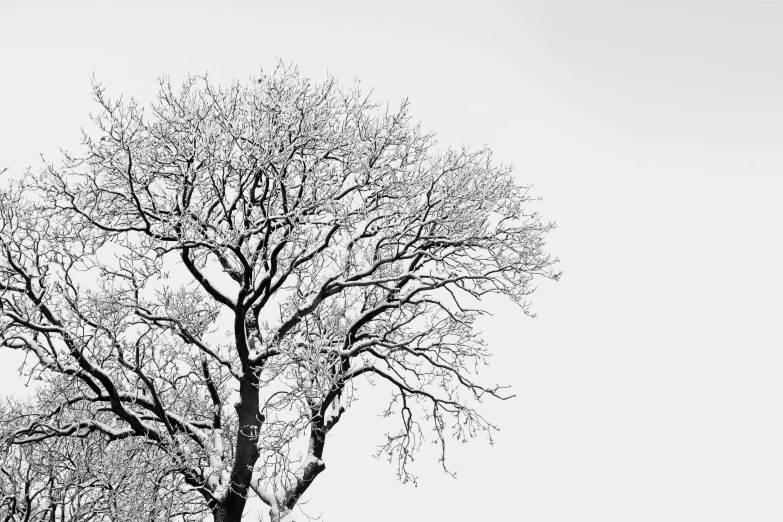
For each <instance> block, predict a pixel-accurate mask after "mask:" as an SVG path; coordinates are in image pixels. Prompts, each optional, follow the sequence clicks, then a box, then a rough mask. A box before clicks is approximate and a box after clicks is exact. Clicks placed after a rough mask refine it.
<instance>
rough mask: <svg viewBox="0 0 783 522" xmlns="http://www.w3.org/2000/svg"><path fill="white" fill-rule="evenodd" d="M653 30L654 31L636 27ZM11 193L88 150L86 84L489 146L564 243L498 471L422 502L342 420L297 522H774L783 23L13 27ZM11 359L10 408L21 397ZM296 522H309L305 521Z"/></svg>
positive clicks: (376, 8) (232, 12)
mask: <svg viewBox="0 0 783 522" xmlns="http://www.w3.org/2000/svg"><path fill="white" fill-rule="evenodd" d="M643 4H644V5H643ZM0 5H2V8H0V165H2V166H10V167H11V168H12V169H13V170H14V171H16V172H20V171H21V170H22V169H23V168H24V167H26V166H34V167H35V166H37V165H38V160H37V156H36V155H37V154H38V153H44V154H45V155H46V157H47V158H49V159H54V158H55V157H56V152H57V147H58V146H61V145H62V146H64V147H66V148H74V144H75V143H76V140H77V138H78V129H79V127H80V126H82V125H86V124H87V123H88V120H87V114H88V113H89V112H90V111H91V110H93V107H92V106H91V100H90V94H89V88H90V83H89V82H90V76H91V75H92V74H93V72H94V73H95V74H96V76H97V78H98V79H99V80H100V81H102V82H103V83H104V84H105V86H106V87H107V89H108V92H109V93H110V94H113V95H119V94H121V93H124V94H126V95H133V96H135V97H137V98H139V99H140V100H142V101H147V100H149V99H150V96H151V95H152V94H153V92H154V90H155V86H156V83H155V78H156V77H157V76H158V75H160V74H162V73H169V74H171V75H172V77H173V78H174V79H179V78H181V77H182V76H183V75H184V74H186V73H187V72H193V73H202V72H205V71H209V72H210V74H211V75H212V78H213V79H214V80H216V81H227V80H230V79H231V78H239V79H247V78H249V77H250V76H252V75H253V74H255V73H257V72H258V71H259V69H260V68H261V67H263V68H265V69H267V70H271V68H272V67H273V66H274V64H275V61H276V59H277V58H281V59H283V60H286V61H289V62H295V63H297V64H299V66H300V67H301V69H302V71H303V72H304V73H305V74H307V75H308V76H311V77H314V78H322V77H323V76H324V75H325V74H326V73H327V71H328V72H331V73H333V74H335V75H337V76H338V77H339V78H341V79H343V80H345V81H351V80H352V79H353V78H354V77H359V78H361V79H362V81H363V83H364V84H365V85H366V86H368V87H374V88H375V92H376V97H377V99H379V100H386V99H390V100H393V101H395V100H396V101H398V100H400V99H401V98H402V97H404V96H408V97H409V98H410V99H411V101H412V110H413V114H414V116H415V117H416V118H417V119H419V120H421V121H422V123H423V125H424V126H425V127H426V128H428V129H432V130H435V131H437V132H438V134H439V137H440V141H441V143H443V144H452V145H457V146H459V145H461V144H463V143H464V144H468V145H473V146H481V145H482V144H485V143H486V144H489V145H490V146H491V147H493V148H494V149H495V151H496V153H497V158H498V159H502V160H504V161H506V162H509V163H513V164H514V165H515V166H516V169H517V173H518V176H519V179H520V181H521V182H524V183H532V184H534V186H535V188H534V193H535V194H536V195H538V196H542V197H543V198H544V200H543V201H542V202H541V203H540V204H538V205H537V210H539V211H541V212H542V214H543V215H544V216H545V217H546V218H548V219H553V220H557V222H558V224H559V228H558V229H557V230H556V231H555V232H554V233H553V234H552V236H551V241H550V250H551V251H553V252H554V253H556V254H557V255H558V256H560V257H561V258H562V260H563V261H562V263H561V266H560V268H561V269H563V270H564V271H565V274H564V276H563V279H562V281H561V282H559V283H556V284H555V283H543V284H542V285H541V287H540V289H539V291H538V292H537V293H536V294H535V296H534V307H533V308H534V311H536V312H537V313H538V317H537V318H536V319H527V318H525V317H524V316H521V314H520V313H518V312H517V311H515V310H514V309H512V308H510V307H508V306H506V307H502V308H496V312H497V313H496V314H495V316H494V317H493V318H492V319H491V320H489V321H485V322H484V323H483V327H484V328H485V329H486V332H487V334H486V337H487V340H488V341H489V342H490V344H491V346H492V347H493V349H494V352H495V354H496V356H495V358H494V369H493V370H492V371H491V372H488V373H487V374H486V379H487V381H491V382H494V381H495V380H498V381H501V382H507V383H509V384H512V385H513V386H514V389H515V392H516V393H517V398H516V399H514V400H513V401H510V402H505V403H500V404H491V405H488V408H487V410H488V412H489V414H490V416H491V418H493V419H494V420H496V421H497V423H498V424H499V425H500V426H501V429H502V431H501V432H500V434H499V435H498V436H497V438H496V444H495V446H494V447H489V446H488V445H487V444H486V443H484V442H480V441H477V442H476V443H474V444H468V445H464V446H456V447H454V448H453V450H452V452H451V457H452V465H453V467H454V468H455V469H456V470H457V471H458V478H457V479H456V480H455V479H452V478H450V477H449V476H447V475H445V474H443V473H442V472H440V471H439V467H438V465H437V462H436V461H435V459H434V457H433V456H432V455H428V454H423V455H422V457H421V458H420V459H417V461H416V463H415V464H416V468H415V469H416V471H417V472H418V475H419V477H420V481H419V487H418V488H414V487H412V486H410V485H400V484H399V483H397V482H396V481H395V478H394V470H393V467H392V466H390V465H388V464H386V463H385V462H384V461H375V460H374V459H372V458H371V454H372V452H373V449H374V447H375V444H376V443H378V442H380V441H381V439H382V436H383V432H382V428H381V427H379V426H378V423H377V421H376V418H375V416H374V414H375V413H376V412H377V411H378V408H379V407H380V404H372V403H370V402H368V401H367V400H365V401H360V402H358V403H357V404H356V405H355V406H354V407H352V409H351V410H349V412H348V414H347V415H346V417H344V420H343V421H342V422H341V423H340V426H338V428H336V429H335V432H334V433H335V436H334V437H333V438H332V439H331V440H330V442H329V445H328V446H327V451H326V454H325V460H326V464H327V471H326V472H325V473H324V474H323V475H321V477H320V478H319V479H318V480H317V481H316V483H315V484H314V486H313V488H312V489H311V491H310V492H309V494H308V495H307V498H308V499H309V504H308V505H307V506H306V511H307V512H308V513H309V514H312V515H318V514H319V513H322V512H323V513H324V519H325V520H326V521H327V522H328V521H341V522H353V521H356V522H358V521H366V520H375V521H379V522H383V521H399V520H422V521H424V520H448V521H463V520H464V521H468V520H489V521H498V522H504V521H517V520H518V521H536V522H538V521H564V522H565V521H567V522H571V521H582V520H597V521H601V522H608V521H617V522H626V521H663V520H666V521H695V520H705V521H716V520H742V521H745V520H749V521H767V520H770V521H771V520H781V519H783V493H782V492H781V489H782V488H783V418H782V416H781V408H782V407H783V378H782V377H783V376H782V372H781V370H783V352H781V348H783V343H781V333H780V327H781V324H783V321H781V312H783V304H781V303H782V300H783V292H782V291H783V284H782V283H783V278H782V277H781V266H782V265H783V263H782V261H783V259H782V258H783V256H781V248H780V246H779V245H780V240H781V237H780V236H781V234H780V229H781V224H783V215H782V214H783V211H782V210H781V205H780V198H781V189H783V182H782V181H781V169H782V168H783V147H782V146H781V145H782V143H781V138H783V69H782V67H783V61H781V55H782V54H783V4H781V3H780V2H775V1H766V2H762V1H755V2H754V1H745V2H742V1H733V2H732V1H712V2H710V1H706V0H705V1H676V2H674V1H673V2H662V1H654V0H650V1H648V2H646V3H643V2H630V1H627V2H605V1H592V2H586V1H585V2H555V1H541V2H510V1H509V2H505V3H504V2H488V1H482V2H464V1H463V2H457V1H450V2H433V1H424V0H418V1H388V2H383V3H381V2H359V1H356V2H346V1H343V2H337V1H329V2H305V1H299V2H284V1H277V2H266V1H263V2H262V1H257V2H230V1H227V0H223V1H220V2H203V1H192V0H191V1H182V2H163V1H156V2H141V1H134V2H131V1H126V2H109V1H105V0H104V1H95V2H86V1H68V2H64V1H49V2H42V1H39V2H36V1H34V0H25V1H18V2H17V1H11V0H1V2H0ZM9 361H10V359H8V357H7V356H6V355H4V354H0V366H2V369H3V373H2V378H3V381H2V382H0V386H2V388H1V389H2V391H3V392H5V393H11V392H12V391H14V390H17V389H18V386H16V385H15V384H14V381H13V379H12V378H10V376H11V375H12V374H13V372H12V369H13V366H14V364H12V363H11V362H9ZM293 518H294V519H295V520H297V521H300V520H305V518H304V517H303V516H302V515H301V514H299V513H297V514H296V515H295V516H294V517H293Z"/></svg>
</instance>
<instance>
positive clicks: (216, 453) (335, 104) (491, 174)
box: [0, 66, 558, 521]
mask: <svg viewBox="0 0 783 522" xmlns="http://www.w3.org/2000/svg"><path fill="white" fill-rule="evenodd" d="M94 96H95V100H96V102H97V104H98V105H99V107H100V111H99V112H98V114H97V115H95V116H94V121H95V123H96V126H97V130H96V131H95V132H92V133H86V132H85V133H84V135H83V151H82V152H81V153H80V154H78V155H72V154H67V153H66V154H65V157H64V159H63V160H62V162H60V163H57V164H47V165H45V168H44V169H43V170H42V171H41V172H40V173H35V174H32V173H28V175H27V176H25V178H24V179H23V180H22V181H20V182H19V183H16V184H13V185H12V186H10V187H9V188H7V189H5V190H3V191H2V192H1V193H0V344H1V345H2V347H4V348H6V349H12V350H21V351H24V352H26V353H28V354H29V357H28V359H27V363H26V367H25V370H24V372H26V374H28V375H29V376H31V377H33V378H36V379H40V386H39V391H38V393H37V395H36V397H34V398H33V399H32V400H31V401H30V402H28V403H25V404H19V405H16V406H15V407H13V408H7V409H6V410H5V411H4V412H3V415H4V417H5V420H6V421H7V422H8V424H7V427H6V428H5V429H4V430H3V435H4V438H3V441H4V444H5V446H4V447H6V448H7V449H8V451H9V452H11V453H9V455H16V456H17V457H19V459H21V458H22V457H23V456H24V455H22V453H13V452H19V451H22V450H24V451H26V452H27V454H26V455H27V456H28V457H29V458H28V461H26V462H27V463H22V464H20V465H18V466H16V467H15V468H14V469H17V470H18V469H25V470H27V469H28V468H30V469H38V468H40V466H41V463H40V462H38V461H36V460H35V458H33V457H32V453H31V452H34V451H35V450H34V449H30V448H40V447H42V446H41V445H46V444H55V445H61V444H65V443H67V444H71V446H58V447H62V448H66V449H68V448H73V447H74V446H73V444H90V445H92V446H91V447H96V448H97V450H96V451H98V450H99V451H98V453H96V455H97V454H100V455H113V457H112V458H113V459H114V460H113V461H114V462H117V461H118V460H117V459H120V461H121V458H120V457H119V456H118V455H124V456H126V457H122V458H130V461H134V462H142V461H146V460H150V461H153V460H154V461H156V464H155V466H154V467H153V468H152V469H154V470H155V472H156V473H157V474H158V476H160V477H165V480H160V481H159V482H157V483H150V482H149V477H148V478H147V479H144V478H142V477H141V476H139V474H134V473H130V474H129V475H128V476H127V477H126V478H125V479H124V480H125V481H131V483H132V481H133V480H138V481H139V484H146V486H144V487H145V488H146V487H148V488H151V489H150V491H155V495H157V496H156V497H155V498H160V499H169V500H167V502H169V504H165V503H164V504H165V505H167V506H169V508H167V509H169V511H160V510H159V511H156V513H164V512H165V513H167V515H166V516H170V517H171V519H178V520H191V519H194V518H198V517H200V516H201V517H203V516H209V514H211V515H212V516H213V517H214V519H215V520H216V521H236V520H240V518H241V516H242V513H243V510H244V509H245V503H246V500H247V498H248V496H250V495H257V496H258V497H259V498H260V499H261V500H262V501H263V502H264V503H266V504H267V505H268V506H269V510H270V517H271V519H272V520H280V519H281V518H282V517H283V516H285V515H286V514H287V513H288V512H290V510H291V509H293V507H294V506H295V505H296V503H297V502H298V501H299V500H300V498H301V497H302V495H303V494H304V492H305V491H306V490H307V489H308V488H309V487H310V485H311V484H312V483H313V481H314V480H315V478H316V477H317V476H318V475H319V474H320V473H321V472H322V471H323V470H324V469H325V466H326V464H325V458H324V448H325V445H326V443H327V440H328V438H327V435H328V434H329V432H330V431H331V430H332V429H333V428H334V427H335V426H336V425H337V424H338V423H339V421H340V419H341V418H342V416H343V415H345V414H346V412H347V411H348V410H349V408H350V404H351V401H352V399H353V397H354V385H355V383H357V382H359V381H360V380H361V381H363V382H371V383H373V384H375V385H378V386H384V387H386V388H388V390H390V391H391V393H392V399H391V401H390V402H389V403H388V404H386V405H385V406H384V408H385V410H384V411H385V413H386V414H387V415H390V416H394V417H396V418H397V419H398V420H399V422H398V428H399V429H398V431H396V432H391V433H389V434H387V436H386V437H385V438H384V439H382V440H381V444H380V452H381V453H385V454H387V455H388V456H389V457H390V458H391V459H392V460H393V461H395V462H396V463H397V466H396V468H397V472H398V474H399V477H400V478H401V479H402V480H409V479H411V478H412V475H411V474H410V472H409V469H408V463H409V462H410V459H411V456H412V455H413V453H414V452H415V451H416V449H417V448H418V447H419V446H420V444H421V443H422V441H424V440H426V439H427V438H428V437H430V435H429V434H428V433H430V431H429V430H427V429H426V428H427V427H429V428H431V430H432V431H431V433H432V434H433V436H434V438H435V441H436V442H438V443H439V444H440V445H441V448H443V451H445V446H446V443H447V441H448V440H449V439H451V438H452V437H456V438H457V439H466V438H469V437H472V436H474V435H476V434H478V433H490V432H491V431H492V430H493V429H495V427H494V425H493V424H492V423H490V422H489V421H488V420H487V419H485V418H484V417H483V416H482V414H481V412H480V402H481V400H482V399H483V398H485V397H489V396H492V397H496V398H501V399H502V398H505V397H507V395H506V394H505V392H504V390H503V389H502V387H500V386H497V385H491V386H489V385H482V384H480V383H478V382H477V381H476V380H475V375H474V373H475V372H474V369H475V365H477V364H481V363H483V362H484V361H485V357H486V356H487V355H488V351H487V347H486V346H485V345H484V344H483V343H482V341H481V339H480V337H479V335H478V333H477V332H476V331H475V329H474V320H475V319H476V317H477V316H478V315H480V314H481V313H482V310H483V308H482V306H481V298H482V297H484V296H487V295H491V294H495V295H501V296H504V297H506V298H507V299H508V300H510V301H511V302H513V303H516V304H517V305H519V306H520V307H521V309H522V310H523V311H525V312H526V313H527V312H528V308H527V307H528V302H527V297H528V295H529V294H530V293H531V292H532V291H533V289H534V285H535V283H534V281H535V280H536V279H537V278H539V277H544V278H557V277H558V274H557V272H556V271H555V270H554V264H555V262H556V260H555V259H554V258H552V257H551V256H550V255H548V254H547V253H546V252H545V250H544V241H545V238H546V235H547V233H548V232H549V231H550V230H551V229H552V227H553V225H552V224H551V223H546V222H543V221H542V220H541V219H540V218H539V216H538V215H537V214H536V213H535V212H531V211H530V210H529V209H528V206H529V204H530V203H531V197H530V196H529V193H528V188H526V187H524V186H520V185H519V184H518V183H517V182H516V181H515V179H514V176H513V174H512V171H511V169H510V168H508V167H506V166H503V165H499V164H497V163H495V162H493V160H492V154H491V151H490V150H489V149H480V150H475V151H473V150H470V149H467V148H462V149H458V150H454V149H442V148H440V147H439V146H438V145H437V143H436V141H435V139H434V137H433V135H430V134H427V133H424V132H423V131H422V130H421V129H420V127H419V126H418V125H415V124H413V123H412V122H411V118H410V116H409V111H408V105H407V102H405V103H403V104H402V105H401V106H400V107H399V108H398V109H396V110H389V109H388V108H384V106H381V105H379V104H377V103H375V102H373V101H372V100H371V98H370V97H369V96H368V95H367V94H366V93H364V92H362V90H361V89H359V88H358V87H356V86H352V87H350V88H343V87H341V86H340V85H339V84H338V83H337V82H336V80H334V79H328V80H326V81H325V82H320V83H318V82H313V81H310V80H308V79H307V78H304V77H303V76H302V75H300V74H299V73H298V71H297V70H296V69H294V68H291V67H285V66H280V67H278V68H277V69H276V70H275V72H274V73H272V74H268V75H261V76H260V77H259V78H257V79H255V80H253V81H251V82H248V83H241V82H235V83H233V84H231V85H229V86H227V87H221V86H216V85H213V84H212V83H211V82H210V81H209V80H208V79H207V78H205V77H192V78H188V79H187V80H186V81H185V82H184V83H183V84H182V85H181V86H178V87H175V86H173V85H172V83H171V82H170V81H169V80H168V79H165V78H164V79H162V80H161V81H160V89H159V92H158V96H157V100H156V102H155V103H154V104H153V105H152V106H151V108H149V109H146V110H144V109H142V108H141V107H140V106H139V105H138V104H137V102H135V101H134V100H132V99H131V100H123V99H120V100H116V101H115V100H111V99H110V98H109V97H108V95H107V94H106V93H105V91H104V89H103V87H102V86H100V85H99V84H95V86H94ZM79 441H81V442H79ZM134 449H135V450H134ZM131 450H134V451H137V453H133V452H132V451H131ZM63 451H64V453H63V454H67V453H68V452H67V451H65V450H63ZM69 451H70V450H69ZM131 454H133V455H138V456H133V457H127V455H131ZM52 455H53V456H56V455H57V453H53V454H52ZM96 458H97V457H96ZM134 459H135V460H134ZM17 460H18V459H17ZM22 460H24V459H22ZM55 460H57V459H55ZM18 461H19V462H21V460H18ZM14 462H16V461H14ZM20 466H21V467H20ZM36 466H38V467H37V468H36ZM12 467H13V466H12ZM137 468H138V466H137V467H136V468H132V467H131V468H129V469H137ZM41 473H43V472H41ZM43 477H44V474H42V475H41V481H42V482H41V483H43V482H45V479H44V478H43ZM140 487H141V486H140ZM194 495H195V496H194ZM172 496H175V497H177V498H176V500H173V501H172V500H170V499H171V498H172ZM44 497H46V499H48V500H45V501H41V502H43V503H42V504H41V506H42V507H41V510H42V511H43V512H46V510H47V509H48V510H50V511H52V512H53V511H55V508H56V506H55V504H57V502H60V503H61V504H64V501H62V500H57V499H58V498H60V497H57V496H56V495H55V496H52V495H44ZM42 498H43V497H42ZM194 499H195V500H194ZM194 502H195V504H199V503H200V504H199V505H200V506H201V508H200V510H199V509H191V508H189V507H187V506H191V505H194V504H193V503H194ZM47 503H48V504H47ZM164 504H161V505H164ZM172 505H175V506H178V507H176V508H174V509H173V511H172V509H171V506H172ZM183 506H185V507H183ZM186 507H187V508H186ZM1 509H5V508H0V510H1ZM151 509H152V508H151ZM155 509H157V508H155ZM161 509H162V508H161ZM61 511H62V512H63V513H64V512H65V511H64V510H61ZM201 511H203V514H199V513H200V512H201ZM6 512H7V513H9V515H8V516H9V517H10V518H8V520H17V519H16V518H14V516H16V515H14V514H13V513H12V511H11V510H7V511H6ZM59 513H60V511H58V516H59ZM106 513H109V511H106ZM106 516H107V517H108V518H107V520H113V518H111V516H112V515H111V514H110V513H109V514H107V515H106ZM155 516H162V515H155ZM63 517H65V515H63ZM176 517H179V518H176ZM58 520H59V519H58ZM67 520H71V518H67ZM74 520H76V519H74Z"/></svg>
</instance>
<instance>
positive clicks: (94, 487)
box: [0, 396, 206, 522]
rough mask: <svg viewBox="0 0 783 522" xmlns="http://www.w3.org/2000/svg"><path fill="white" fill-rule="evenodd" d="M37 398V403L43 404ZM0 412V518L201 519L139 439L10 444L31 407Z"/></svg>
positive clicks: (74, 521)
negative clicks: (0, 436)
mask: <svg viewBox="0 0 783 522" xmlns="http://www.w3.org/2000/svg"><path fill="white" fill-rule="evenodd" d="M42 398H43V397H41V396H39V397H38V398H37V399H39V400H40V399H42ZM9 406H10V407H6V408H4V410H3V412H2V414H3V415H2V418H0V422H2V423H3V424H2V428H1V429H2V433H3V437H2V453H0V496H1V497H2V502H1V503H0V520H2V521H3V522H23V521H24V522H88V521H93V522H138V521H139V520H148V521H155V522H158V521H164V520H165V521H177V522H192V521H197V520H204V518H205V510H206V506H204V503H203V501H202V499H201V498H200V495H198V494H197V493H196V492H194V491H193V490H192V489H191V488H187V487H186V485H185V484H184V483H183V481H182V478H181V477H180V476H179V474H177V473H175V470H174V469H171V468H168V467H167V466H166V465H165V461H160V460H159V459H157V458H156V457H157V455H156V454H157V452H156V451H155V450H154V448H153V447H149V446H148V445H146V444H145V442H144V440H143V439H141V438H134V439H128V440H127V441H126V442H124V443H123V444H121V445H120V444H116V443H113V442H108V441H106V440H105V439H104V438H102V437H101V436H100V435H98V434H95V433H92V434H85V436H83V437H49V438H45V439H42V440H40V441H38V442H37V443H28V444H12V443H11V442H12V441H13V438H14V436H15V435H16V434H17V432H18V430H19V429H20V427H21V426H27V425H29V420H28V418H29V415H28V414H25V413H24V412H25V411H27V410H30V409H32V410H33V411H40V409H41V408H40V407H37V406H36V404H34V403H33V404H27V405H25V407H24V408H22V407H21V405H19V404H13V403H9Z"/></svg>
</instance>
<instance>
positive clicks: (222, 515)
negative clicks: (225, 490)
mask: <svg viewBox="0 0 783 522" xmlns="http://www.w3.org/2000/svg"><path fill="white" fill-rule="evenodd" d="M239 504H240V503H239V502H233V503H230V504H229V503H222V504H220V505H218V507H216V508H215V509H214V510H213V511H212V517H213V519H214V521H215V522H241V521H242V512H243V511H244V510H245V503H244V502H241V505H239Z"/></svg>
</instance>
